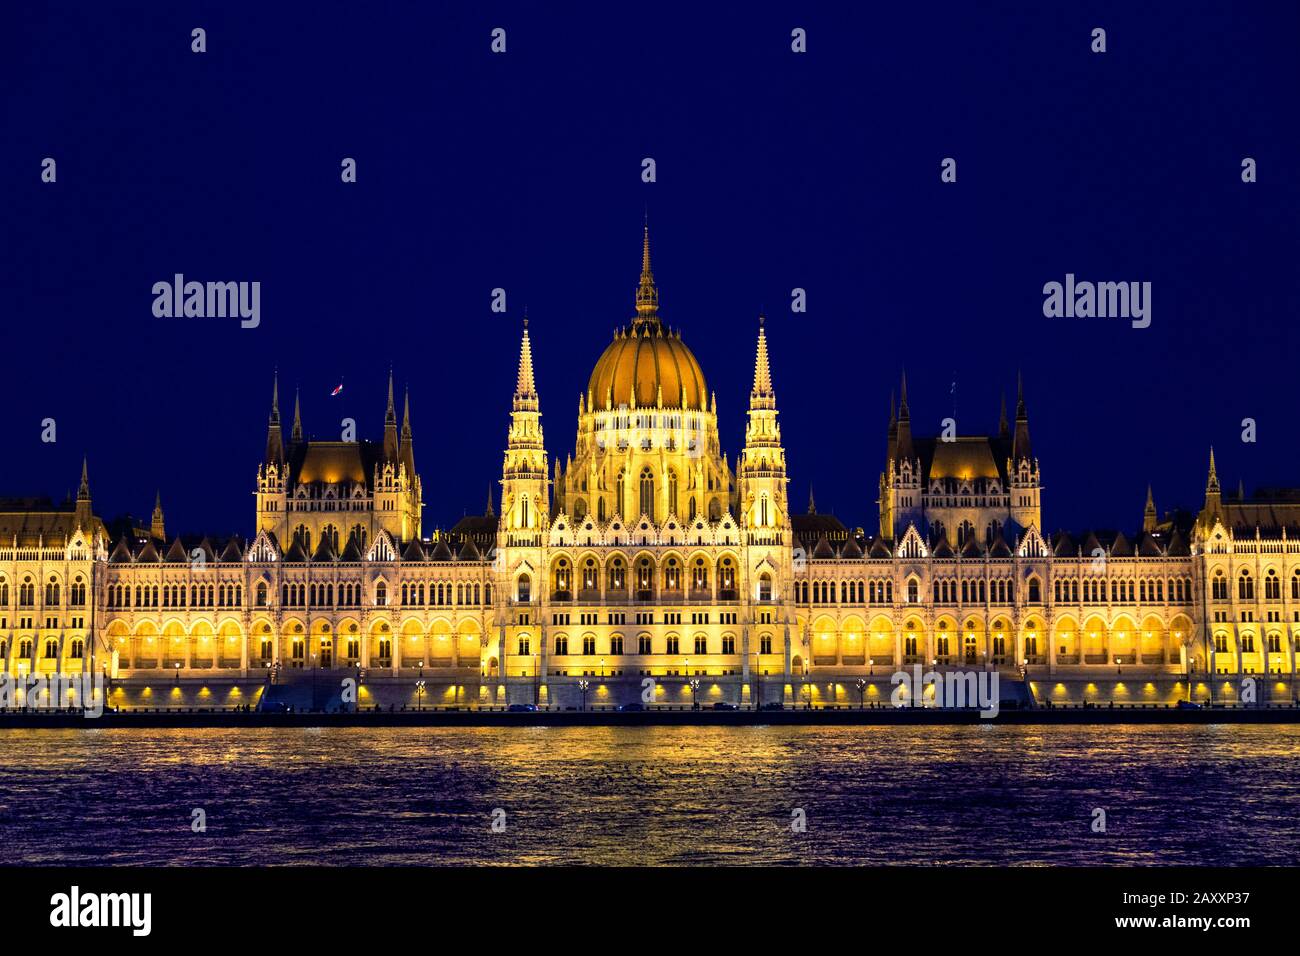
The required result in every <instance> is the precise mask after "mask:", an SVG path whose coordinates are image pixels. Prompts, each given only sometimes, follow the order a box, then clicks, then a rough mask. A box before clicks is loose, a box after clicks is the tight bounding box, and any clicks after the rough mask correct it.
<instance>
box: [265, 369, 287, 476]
mask: <svg viewBox="0 0 1300 956" xmlns="http://www.w3.org/2000/svg"><path fill="white" fill-rule="evenodd" d="M266 463H267V464H268V465H270V464H276V465H279V466H281V467H283V465H284V438H283V436H282V435H281V433H280V373H279V371H278V370H277V371H276V372H275V373H274V376H273V377H272V379H271V416H270V418H269V419H268V422H267V426H266Z"/></svg>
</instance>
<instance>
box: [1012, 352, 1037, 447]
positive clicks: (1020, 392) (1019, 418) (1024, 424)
mask: <svg viewBox="0 0 1300 956" xmlns="http://www.w3.org/2000/svg"><path fill="white" fill-rule="evenodd" d="M1033 457H1034V452H1033V448H1032V446H1031V445H1030V443H1029V413H1028V412H1027V411H1026V410H1025V385H1024V381H1023V379H1021V377H1020V373H1019V372H1016V437H1015V439H1014V440H1013V441H1012V444H1011V458H1012V460H1014V461H1017V462H1019V461H1031V460H1032V459H1033Z"/></svg>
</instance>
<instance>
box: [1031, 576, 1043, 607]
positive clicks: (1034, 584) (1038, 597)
mask: <svg viewBox="0 0 1300 956" xmlns="http://www.w3.org/2000/svg"><path fill="white" fill-rule="evenodd" d="M1042 600H1043V595H1042V589H1041V587H1040V586H1039V583H1038V578H1030V579H1029V603H1030V604H1041V603H1042Z"/></svg>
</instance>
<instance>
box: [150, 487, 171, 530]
mask: <svg viewBox="0 0 1300 956" xmlns="http://www.w3.org/2000/svg"><path fill="white" fill-rule="evenodd" d="M149 536H150V537H153V538H157V539H158V540H159V541H166V540H167V531H166V525H165V524H164V523H163V509H162V492H161V491H157V492H155V493H154V498H153V517H152V518H150V520H149Z"/></svg>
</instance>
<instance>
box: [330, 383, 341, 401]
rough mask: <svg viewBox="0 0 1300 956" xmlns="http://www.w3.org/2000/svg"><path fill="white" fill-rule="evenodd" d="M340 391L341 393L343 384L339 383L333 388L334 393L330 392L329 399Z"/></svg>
mask: <svg viewBox="0 0 1300 956" xmlns="http://www.w3.org/2000/svg"><path fill="white" fill-rule="evenodd" d="M341 391H343V383H342V382H339V383H338V385H336V386H334V391H332V392H330V398H333V397H334V396H335V395H337V394H338V393H339V392H341Z"/></svg>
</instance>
